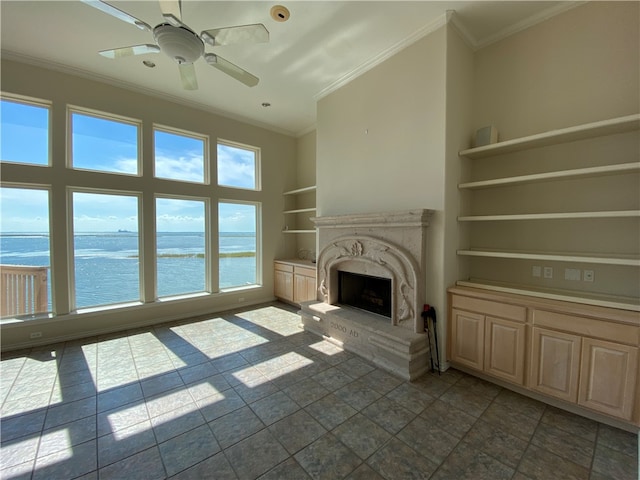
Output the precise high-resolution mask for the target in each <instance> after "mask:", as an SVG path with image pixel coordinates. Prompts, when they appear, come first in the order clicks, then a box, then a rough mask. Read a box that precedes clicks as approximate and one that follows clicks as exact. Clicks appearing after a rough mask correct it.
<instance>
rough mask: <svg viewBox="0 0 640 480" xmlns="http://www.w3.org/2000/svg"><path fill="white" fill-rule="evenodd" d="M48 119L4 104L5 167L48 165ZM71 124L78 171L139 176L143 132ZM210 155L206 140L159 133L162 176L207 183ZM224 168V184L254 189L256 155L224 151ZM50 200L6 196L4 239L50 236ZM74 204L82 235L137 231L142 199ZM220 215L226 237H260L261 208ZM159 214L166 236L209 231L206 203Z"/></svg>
mask: <svg viewBox="0 0 640 480" xmlns="http://www.w3.org/2000/svg"><path fill="white" fill-rule="evenodd" d="M48 119H49V114H48V110H47V109H46V108H43V107H39V106H33V105H26V104H23V103H18V102H12V101H6V100H2V101H0V160H2V161H3V162H12V163H28V164H35V165H47V164H48V162H49V160H48V152H49V144H48V142H49V135H48V124H49V120H48ZM71 124H72V131H73V134H72V139H71V148H70V151H71V162H72V163H73V166H74V167H76V168H82V169H89V170H98V171H107V172H114V173H122V174H128V175H137V174H139V173H140V172H139V163H140V162H138V129H139V126H138V125H136V124H135V123H127V122H121V121H117V122H116V121H112V120H108V119H104V118H98V117H94V116H90V115H86V114H83V113H80V112H74V113H72V114H71ZM206 150H207V138H205V137H202V136H197V135H195V134H194V135H187V134H183V133H182V132H180V133H177V132H171V131H169V129H163V128H156V129H155V132H154V170H155V172H154V173H155V176H156V177H160V178H167V179H172V180H178V181H188V182H198V183H203V182H204V179H205V158H206V157H207V155H206ZM217 160H218V166H217V169H216V172H215V173H217V179H218V184H220V185H227V186H235V187H239V188H250V189H253V188H255V184H256V175H255V171H256V168H255V164H256V157H255V153H254V151H252V150H247V149H241V148H236V147H233V146H230V145H224V144H219V145H218V148H217ZM0 168H1V167H0ZM0 173H1V172H0ZM212 173H213V172H212ZM212 177H213V175H212ZM48 198H49V191H48V190H42V189H39V190H33V189H26V188H12V187H11V188H8V187H3V188H0V233H15V232H21V233H28V232H38V233H42V232H48V231H49V209H48ZM72 198H73V202H72V203H73V224H74V229H75V231H77V232H116V231H118V230H129V231H138V201H139V200H138V198H137V197H136V196H135V195H104V194H89V193H80V192H74V193H73V196H72ZM216 207H217V208H218V215H219V225H220V231H221V232H231V231H235V232H251V231H255V228H256V227H255V226H256V219H255V215H256V213H255V212H256V211H255V206H253V205H244V204H231V203H221V204H220V205H219V206H216V205H212V206H211V208H216ZM156 210H157V212H156V222H157V227H156V228H157V231H159V232H202V231H204V228H205V216H206V211H207V209H206V205H205V202H204V201H202V200H176V199H165V198H157V199H156Z"/></svg>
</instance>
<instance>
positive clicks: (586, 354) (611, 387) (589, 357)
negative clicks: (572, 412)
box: [578, 338, 638, 420]
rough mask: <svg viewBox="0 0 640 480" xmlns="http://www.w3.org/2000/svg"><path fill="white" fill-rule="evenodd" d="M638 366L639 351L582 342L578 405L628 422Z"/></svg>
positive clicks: (619, 346)
mask: <svg viewBox="0 0 640 480" xmlns="http://www.w3.org/2000/svg"><path fill="white" fill-rule="evenodd" d="M637 365H638V349H637V348H635V347H630V346H627V345H620V344H617V343H611V342H605V341H604V340H594V339H591V338H585V339H583V341H582V362H581V364H580V389H579V395H578V403H579V404H580V405H583V406H585V407H588V408H591V409H593V410H597V411H599V412H602V413H607V414H609V415H614V416H616V417H620V418H623V419H625V420H630V419H631V414H632V413H633V399H634V395H635V385H636V375H637V371H636V370H637Z"/></svg>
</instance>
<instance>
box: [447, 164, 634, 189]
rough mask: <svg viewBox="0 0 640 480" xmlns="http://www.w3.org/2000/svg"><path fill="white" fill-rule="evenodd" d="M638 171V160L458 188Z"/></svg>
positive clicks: (467, 184) (507, 184) (489, 181)
mask: <svg viewBox="0 0 640 480" xmlns="http://www.w3.org/2000/svg"><path fill="white" fill-rule="evenodd" d="M632 172H640V162H633V163H622V164H618V165H605V166H601V167H588V168H576V169H573V170H560V171H555V172H545V173H535V174H531V175H519V176H515V177H504V178H495V179H491V180H481V181H477V182H467V183H461V184H459V185H458V188H460V189H480V188H491V187H506V186H510V185H520V184H524V183H534V182H546V181H550V180H568V179H572V178H587V177H599V176H604V175H618V174H621V173H632Z"/></svg>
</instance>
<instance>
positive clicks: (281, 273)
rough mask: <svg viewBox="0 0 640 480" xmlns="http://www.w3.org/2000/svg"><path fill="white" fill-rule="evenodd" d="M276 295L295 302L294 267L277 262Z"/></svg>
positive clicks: (275, 272) (275, 275)
mask: <svg viewBox="0 0 640 480" xmlns="http://www.w3.org/2000/svg"><path fill="white" fill-rule="evenodd" d="M274 295H275V296H276V297H278V298H280V299H281V300H285V301H287V302H293V266H292V265H286V264H283V263H280V262H276V263H275V265H274Z"/></svg>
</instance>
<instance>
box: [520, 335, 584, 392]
mask: <svg viewBox="0 0 640 480" xmlns="http://www.w3.org/2000/svg"><path fill="white" fill-rule="evenodd" d="M580 343H581V338H580V337H579V336H577V335H571V334H568V333H561V332H555V331H553V330H546V329H544V328H537V327H533V334H532V348H531V375H530V380H529V382H530V385H529V387H530V388H532V389H533V390H537V391H539V392H542V393H545V394H547V395H552V396H554V397H557V398H561V399H562V400H566V401H568V402H576V400H577V396H578V372H579V367H580V363H579V362H580Z"/></svg>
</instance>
